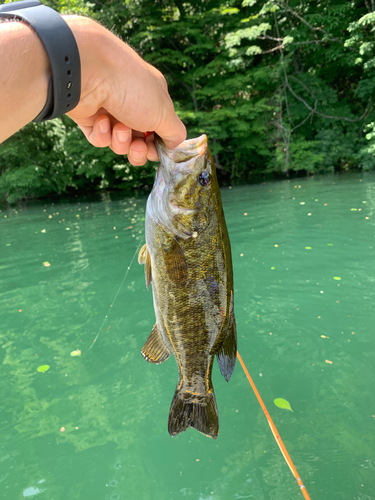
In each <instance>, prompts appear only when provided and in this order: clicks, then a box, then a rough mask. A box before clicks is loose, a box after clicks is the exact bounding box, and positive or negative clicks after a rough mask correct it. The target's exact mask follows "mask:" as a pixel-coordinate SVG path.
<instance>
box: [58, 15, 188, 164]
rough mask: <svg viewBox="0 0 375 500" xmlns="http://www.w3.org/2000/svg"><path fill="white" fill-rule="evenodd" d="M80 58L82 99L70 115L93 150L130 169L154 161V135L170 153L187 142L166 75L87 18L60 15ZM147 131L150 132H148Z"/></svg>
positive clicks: (155, 153) (156, 157)
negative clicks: (123, 158)
mask: <svg viewBox="0 0 375 500" xmlns="http://www.w3.org/2000/svg"><path fill="white" fill-rule="evenodd" d="M64 19H65V21H66V22H67V23H68V25H69V27H70V29H71V30H72V32H73V34H74V36H75V38H76V41H77V44H78V48H79V52H80V58H81V80H82V83H81V99H80V102H79V104H78V105H77V107H76V108H74V109H73V110H72V111H70V112H69V113H67V114H68V116H69V117H70V118H71V119H72V120H74V121H75V122H76V123H77V124H78V126H79V127H80V128H81V129H82V131H83V133H84V134H85V136H86V138H87V139H88V141H89V142H90V143H91V144H93V145H94V146H97V147H106V146H109V147H110V148H111V149H112V150H113V151H114V152H115V153H117V154H119V155H125V154H126V155H128V159H129V161H130V163H131V164H132V165H144V164H145V163H146V161H147V159H148V160H151V161H157V160H158V154H157V152H156V148H155V143H154V135H153V132H156V133H157V134H158V135H159V136H160V137H161V138H162V139H163V141H164V142H165V144H166V146H167V147H168V148H169V149H174V148H175V147H177V146H178V145H179V144H180V143H181V142H183V141H184V140H185V138H186V129H185V126H184V125H183V123H182V122H181V120H180V119H179V118H178V116H177V115H176V113H175V111H174V107H173V103H172V100H171V98H170V96H169V94H168V88H167V83H166V81H165V78H164V76H163V75H162V74H161V73H160V72H159V71H158V70H157V69H156V68H154V67H153V66H151V65H150V64H147V63H146V62H145V61H143V59H142V58H141V57H139V56H138V54H137V53H136V52H135V51H134V50H133V49H131V48H130V47H129V46H128V45H126V44H125V43H124V42H122V41H121V40H120V39H118V38H117V37H115V36H114V35H113V34H112V33H111V32H110V31H108V30H106V29H105V28H103V27H102V26H101V25H99V24H97V23H96V22H94V21H92V20H91V19H88V18H84V17H78V16H64ZM148 132H150V133H148Z"/></svg>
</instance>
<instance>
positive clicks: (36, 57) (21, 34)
mask: <svg viewBox="0 0 375 500" xmlns="http://www.w3.org/2000/svg"><path fill="white" fill-rule="evenodd" d="M0 36H1V39H2V46H1V61H2V63H3V64H2V67H1V71H0V86H1V94H0V104H1V105H0V109H1V114H2V116H4V117H7V118H6V124H3V123H1V127H0V142H2V141H3V140H5V139H6V138H7V137H9V136H10V135H12V134H13V133H15V132H16V131H17V130H18V129H20V128H21V127H23V126H24V125H26V124H27V123H28V122H30V121H32V120H33V119H34V118H35V116H36V115H37V114H38V113H39V112H40V110H41V109H42V108H43V106H44V104H45V102H46V100H47V94H48V82H49V79H50V76H51V68H50V64H49V59H48V56H47V53H46V51H45V49H44V47H43V44H42V43H41V41H40V39H39V37H38V35H37V34H36V33H35V31H34V30H33V29H32V28H31V27H30V26H29V25H27V24H25V23H23V22H15V21H7V22H4V23H1V24H0Z"/></svg>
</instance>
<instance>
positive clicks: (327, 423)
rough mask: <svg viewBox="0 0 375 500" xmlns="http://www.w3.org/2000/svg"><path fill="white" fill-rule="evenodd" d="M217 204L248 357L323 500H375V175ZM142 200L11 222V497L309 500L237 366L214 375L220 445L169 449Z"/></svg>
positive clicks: (6, 472)
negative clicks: (282, 402) (151, 349)
mask: <svg viewBox="0 0 375 500" xmlns="http://www.w3.org/2000/svg"><path fill="white" fill-rule="evenodd" d="M222 194H223V203H224V208H225V213H226V219H227V225H228V229H229V233H230V237H231V242H232V252H233V265H234V277H235V312H236V318H237V327H238V338H239V351H240V353H241V355H242V357H243V359H244V361H245V363H246V365H247V367H248V370H249V372H250V374H251V375H252V377H253V379H254V381H255V384H256V385H257V387H258V390H259V392H260V394H261V396H262V398H263V400H264V402H265V404H266V406H267V407H268V410H269V412H270V414H271V416H272V418H273V420H274V422H275V424H276V426H277V428H278V431H279V432H280V435H281V437H282V439H283V440H284V443H285V445H286V447H287V449H288V451H289V454H290V455H291V457H292V459H293V461H294V464H295V466H296V467H297V470H298V472H299V474H300V476H301V478H302V480H303V482H304V484H305V486H306V488H307V491H308V492H309V495H310V497H311V499H312V500H331V499H332V498H335V499H343V500H344V499H345V500H351V499H355V500H369V499H375V451H374V450H375V417H374V415H375V398H374V383H375V373H374V354H375V353H374V345H375V342H374V333H375V332H374V319H375V314H374V313H375V310H374V301H375V286H374V285H375V259H374V244H375V240H374V228H375V176H374V175H370V174H367V175H363V176H359V175H350V176H344V177H337V176H332V177H330V176H328V177H321V178H312V179H302V180H297V181H283V182H277V183H266V184H263V185H253V186H241V187H233V188H232V189H223V191H222ZM145 203H146V198H131V199H130V198H127V199H118V198H117V199H112V200H111V196H110V195H108V194H105V195H103V196H102V199H101V200H100V201H87V200H80V201H77V202H75V203H72V202H67V203H63V202H60V203H55V204H51V203H46V204H45V203H40V202H39V203H30V204H28V205H27V206H26V205H25V206H21V207H18V208H16V209H14V208H12V209H4V208H3V209H2V211H1V212H0V345H1V349H0V375H1V377H0V498H1V499H2V498H4V499H7V500H8V499H9V500H20V499H24V498H31V499H33V500H34V499H35V500H44V499H48V500H67V499H69V500H86V499H87V500H117V499H130V500H133V499H134V500H136V499H137V500H148V499H150V500H164V499H165V500H167V499H168V500H171V499H173V500H174V499H185V498H191V499H196V500H229V499H240V498H253V499H255V500H293V499H294V498H295V499H297V498H302V494H301V493H300V491H299V487H298V485H297V483H296V482H295V480H294V478H293V476H292V474H291V473H290V470H289V468H288V466H287V465H286V463H285V461H284V459H283V457H282V455H281V453H280V451H279V449H278V447H277V445H276V443H275V441H274V438H273V436H272V434H271V432H270V429H269V427H268V424H267V421H266V419H265V417H264V414H263V412H262V410H261V408H260V406H259V404H258V402H257V400H256V398H255V396H254V394H253V392H252V389H251V387H250V385H249V383H248V382H247V380H246V378H245V375H244V373H243V372H242V369H241V366H240V364H239V363H238V364H237V366H236V369H235V372H234V374H233V376H232V379H231V381H230V383H229V384H227V383H226V382H225V380H224V379H223V378H222V377H221V376H220V373H219V370H218V367H217V364H216V363H215V366H214V373H213V381H214V386H215V392H216V398H217V402H218V408H219V415H220V434H219V437H218V439H217V441H214V440H211V439H208V438H206V437H205V436H202V435H200V434H198V433H197V432H195V431H194V430H192V429H190V430H188V431H187V432H185V433H183V434H180V435H179V436H177V437H175V438H171V437H170V436H169V434H168V432H167V420H168V412H169V406H170V403H171V399H172V397H173V394H174V390H175V386H176V383H177V368H176V365H175V362H174V360H173V358H171V359H170V360H169V361H167V362H166V363H164V364H162V365H158V366H155V365H152V364H150V363H147V362H145V361H144V360H143V358H142V356H141V354H140V349H141V347H142V345H143V344H144V342H145V340H146V338H147V336H148V334H149V333H150V331H151V329H152V326H153V324H154V312H153V306H152V293H151V291H147V290H146V287H145V282H144V269H143V266H142V267H141V266H139V265H138V263H137V261H136V259H135V260H134V261H133V263H132V259H133V258H134V256H135V254H136V251H137V248H139V246H140V245H141V244H143V242H144V227H143V226H144V212H145ZM128 267H130V269H129V270H128ZM127 271H128V274H127V276H126V279H125V281H123V278H124V276H125V273H126V272H127ZM338 278H340V279H338ZM122 283H123V284H122ZM121 284H122V286H121V288H120V285H121ZM114 299H115V301H114ZM111 304H112V306H113V307H111ZM98 334H99V336H98V337H97V335H98ZM96 337H97V340H96V342H95V343H94V344H93V341H94V339H95V338H96ZM92 344H93V346H92V348H91V349H90V346H91V345H92ZM77 349H80V350H81V352H82V354H81V356H77V357H73V356H71V355H70V353H71V352H72V351H74V350H77ZM44 364H47V365H49V366H50V369H49V371H48V372H46V373H44V374H43V373H38V372H37V368H38V366H41V365H44ZM279 397H282V398H285V399H287V400H288V401H289V402H290V404H291V406H292V408H293V413H292V412H290V411H285V410H281V409H278V408H276V406H274V404H273V400H274V398H279Z"/></svg>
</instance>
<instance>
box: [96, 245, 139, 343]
mask: <svg viewBox="0 0 375 500" xmlns="http://www.w3.org/2000/svg"><path fill="white" fill-rule="evenodd" d="M142 242H143V239H142V238H141V240H140V242H139V244H138V246H137V248H136V250H135V252H134V255H133V257H132V260H131V261H130V264H129V265H128V268H127V270H126V271H125V276H124V277H123V279H122V281H121V284H120V286H119V288H118V290H117V292H116V295H115V296H114V298H113V300H112V302H111V304H110V306H109V308H108V311H107V314H106V315H105V316H104V319H103V323H102V324H101V326H100V328H99V330H98V333H97V334H96V337H95V338H94V340H93V341H92V343H91V345H90V347H89V348H88V350H90V349H91V348H92V346H93V345H94V344H95V342H96V341H97V340H98V337H99V335H100V332H101V331H102V328H103V326H104V323H105V322H106V321H107V319H108V316H109V313H110V311H111V309H112V307H113V306H114V305H115V302H116V299H117V297H118V294H119V293H120V290H121V288H122V286H123V284H124V283H125V280H126V277H127V275H128V273H129V271H130V268H131V267H132V264H133V262H134V259H135V256H136V255H137V254H138V252H139V249H140V247H141V245H142Z"/></svg>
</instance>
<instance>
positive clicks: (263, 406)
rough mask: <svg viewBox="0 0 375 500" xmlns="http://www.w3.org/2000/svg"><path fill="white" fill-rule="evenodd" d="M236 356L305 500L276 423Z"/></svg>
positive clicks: (243, 365)
mask: <svg viewBox="0 0 375 500" xmlns="http://www.w3.org/2000/svg"><path fill="white" fill-rule="evenodd" d="M237 358H238V360H239V362H240V363H241V366H242V368H243V371H244V372H245V375H246V377H247V379H248V381H249V382H250V385H251V387H252V388H253V391H254V392H255V395H256V397H257V399H258V401H259V404H260V406H261V407H262V410H263V412H264V414H265V416H266V418H267V421H268V424H269V426H270V428H271V431H272V434H273V437H274V438H275V440H276V443H277V444H278V447H279V448H280V451H281V453H282V454H283V457H284V458H285V461H286V463H287V464H288V466H289V469H290V470H291V472H292V474H293V476H294V478H295V479H296V481H297V483H298V485H299V487H300V488H301V492H302V495H303V496H304V497H305V498H306V500H311V499H310V497H309V494H308V493H307V491H306V488H305V486H304V484H303V482H302V479H301V478H300V477H299V474H298V472H297V469H296V468H295V466H294V464H293V462H292V459H291V458H290V456H289V453H288V451H287V449H286V448H285V445H284V443H283V441H282V439H281V437H280V434H279V433H278V430H277V429H276V425H275V424H274V423H273V421H272V418H271V416H270V414H269V413H268V410H267V408H266V405H265V404H264V403H263V400H262V398H261V397H260V394H259V392H258V389H257V388H256V386H255V384H254V382H253V379H252V378H251V377H250V374H249V372H248V371H247V368H246V365H245V363H244V362H243V361H242V358H241V356H240V353H239V352H238V351H237Z"/></svg>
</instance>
